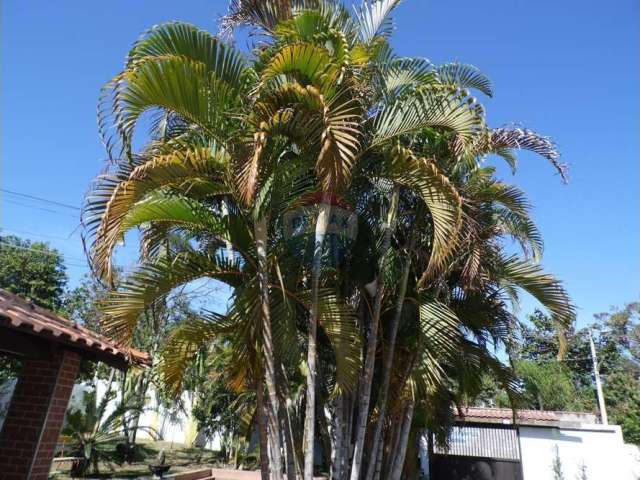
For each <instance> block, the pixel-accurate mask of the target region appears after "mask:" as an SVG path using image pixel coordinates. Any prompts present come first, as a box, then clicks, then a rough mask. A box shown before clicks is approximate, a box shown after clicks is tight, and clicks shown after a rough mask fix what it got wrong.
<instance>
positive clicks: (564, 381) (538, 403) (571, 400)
mask: <svg viewBox="0 0 640 480" xmlns="http://www.w3.org/2000/svg"><path fill="white" fill-rule="evenodd" d="M515 370H516V373H517V374H518V376H519V377H520V378H521V380H522V386H523V402H524V405H522V406H523V407H525V408H531V409H536V410H583V409H585V408H586V407H587V405H585V403H586V402H585V401H584V400H583V399H582V398H581V397H580V396H579V395H578V392H577V390H576V387H575V385H574V382H573V380H572V376H571V371H570V370H569V369H568V368H567V367H566V366H565V365H563V364H562V363H560V362H556V361H555V360H550V361H548V362H542V363H536V362H534V361H531V360H520V361H518V362H516V364H515Z"/></svg>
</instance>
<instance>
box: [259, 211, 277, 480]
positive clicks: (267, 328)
mask: <svg viewBox="0 0 640 480" xmlns="http://www.w3.org/2000/svg"><path fill="white" fill-rule="evenodd" d="M254 234H255V241H256V250H257V256H258V281H259V283H260V303H261V309H262V352H263V355H264V361H265V375H264V376H265V383H266V384H267V391H268V393H269V402H268V412H269V414H268V415H267V418H268V419H269V427H270V428H269V435H270V436H269V440H270V443H271V445H272V446H273V448H272V450H273V451H272V453H271V455H272V456H271V460H272V464H271V471H272V474H273V478H274V480H281V479H282V442H281V437H280V428H279V420H278V419H279V411H280V408H279V407H280V399H279V398H278V391H277V383H276V370H275V353H274V348H273V333H272V329H271V308H270V306H269V279H268V273H267V269H268V266H267V220H266V218H264V217H263V218H261V219H260V220H258V221H256V222H255V224H254Z"/></svg>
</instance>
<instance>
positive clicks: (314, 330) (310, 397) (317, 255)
mask: <svg viewBox="0 0 640 480" xmlns="http://www.w3.org/2000/svg"><path fill="white" fill-rule="evenodd" d="M330 215H331V205H330V203H329V202H328V201H326V202H325V199H324V198H323V201H322V203H321V204H320V209H319V212H318V219H317V220H316V232H315V242H314V249H313V264H312V266H311V314H310V318H309V341H308V347H307V405H306V409H305V419H304V446H303V449H304V480H313V453H314V452H313V450H314V445H315V423H316V419H315V412H316V376H317V366H316V361H317V349H318V346H317V343H316V342H317V336H318V318H319V316H320V312H319V306H318V295H319V289H320V271H321V266H322V247H323V245H324V238H325V236H326V234H327V227H328V225H329V216H330Z"/></svg>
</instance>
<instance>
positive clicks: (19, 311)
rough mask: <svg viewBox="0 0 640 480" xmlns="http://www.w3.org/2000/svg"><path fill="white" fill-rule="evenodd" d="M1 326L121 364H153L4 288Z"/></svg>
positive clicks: (145, 356)
mask: <svg viewBox="0 0 640 480" xmlns="http://www.w3.org/2000/svg"><path fill="white" fill-rule="evenodd" d="M0 326H3V327H7V328H10V329H12V330H15V331H20V332H23V333H26V334H28V335H35V336H38V337H40V338H44V339H46V340H48V341H50V342H53V343H57V344H61V345H66V346H70V347H73V348H76V349H78V350H81V351H84V352H87V353H88V354H89V355H88V356H92V355H93V356H95V357H96V358H97V359H98V360H103V361H105V362H106V363H115V364H118V365H123V364H124V365H129V364H132V363H134V364H140V365H149V364H150V357H149V355H148V354H147V353H144V352H140V351H138V350H135V349H132V348H128V347H123V346H120V345H118V344H116V343H115V342H113V341H112V340H110V339H109V338H107V337H104V336H102V335H99V334H97V333H95V332H93V331H91V330H89V329H88V328H85V327H83V326H81V325H78V324H77V323H75V322H72V321H71V320H68V319H66V318H63V317H61V316H59V315H56V314H54V313H52V312H50V311H48V310H46V309H44V308H41V307H38V306H36V305H34V304H32V303H31V302H28V301H26V300H24V299H23V298H21V297H19V296H18V295H15V294H13V293H10V292H7V291H6V290H2V289H0Z"/></svg>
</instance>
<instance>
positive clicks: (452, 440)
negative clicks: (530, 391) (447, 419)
mask: <svg viewBox="0 0 640 480" xmlns="http://www.w3.org/2000/svg"><path fill="white" fill-rule="evenodd" d="M429 443H430V448H429V471H430V477H431V480H522V468H521V462H520V447H519V442H518V432H517V430H516V429H515V428H514V427H513V426H505V425H458V426H455V427H453V429H452V431H451V436H450V437H449V448H448V449H446V448H443V447H439V446H437V445H435V444H434V442H433V438H431V439H430V442H429Z"/></svg>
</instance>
